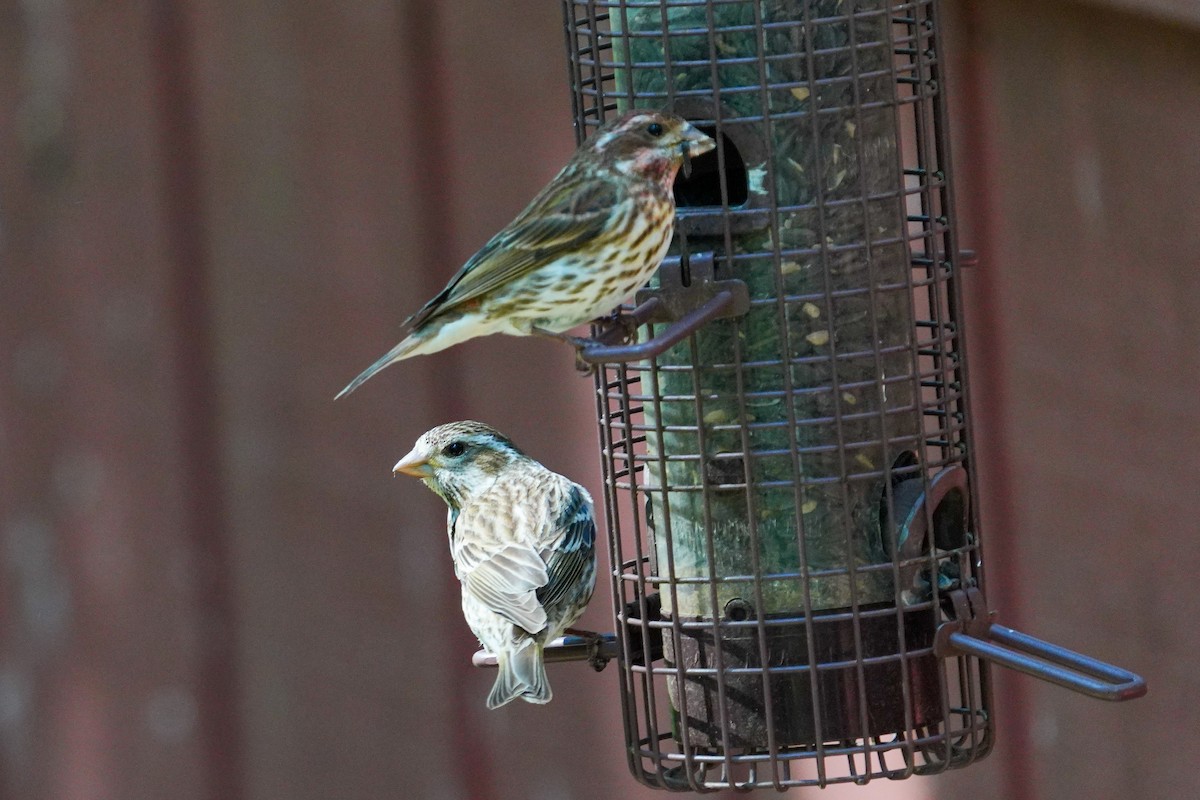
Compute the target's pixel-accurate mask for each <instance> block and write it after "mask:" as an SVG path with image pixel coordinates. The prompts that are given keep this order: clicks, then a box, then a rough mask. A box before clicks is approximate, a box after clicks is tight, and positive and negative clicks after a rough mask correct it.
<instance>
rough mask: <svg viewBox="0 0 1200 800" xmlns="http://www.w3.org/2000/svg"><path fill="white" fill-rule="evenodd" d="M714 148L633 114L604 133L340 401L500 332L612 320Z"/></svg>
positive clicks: (647, 272) (671, 120)
mask: <svg viewBox="0 0 1200 800" xmlns="http://www.w3.org/2000/svg"><path fill="white" fill-rule="evenodd" d="M715 146H716V145H715V142H713V140H712V139H710V138H709V137H708V136H705V135H704V134H703V133H701V132H700V131H699V130H697V129H696V128H695V127H694V126H692V125H691V124H690V123H689V122H687V121H686V120H684V119H682V118H681V117H678V116H675V115H674V114H669V113H664V112H657V111H631V112H629V113H627V114H625V115H623V116H621V117H618V118H617V119H614V120H612V121H611V122H609V123H607V124H606V125H604V126H603V127H601V128H600V129H599V130H597V131H596V132H595V133H594V134H593V135H592V136H591V137H590V138H589V139H588V140H587V141H586V142H584V143H583V144H582V145H580V147H579V149H578V150H576V151H575V155H573V156H572V157H571V160H570V161H569V162H568V163H567V165H566V166H565V167H564V168H563V169H562V171H561V172H559V173H558V175H557V176H555V177H554V179H553V180H551V181H550V183H549V184H547V185H546V187H545V188H544V189H542V191H541V192H539V193H538V195H537V196H536V197H535V198H534V199H533V201H532V202H531V203H530V204H529V206H528V207H527V208H526V209H525V210H524V211H522V212H521V213H520V214H519V215H518V216H517V218H516V219H514V220H513V221H512V222H511V223H509V224H508V226H506V227H505V228H504V229H503V230H501V231H500V232H499V233H497V234H496V235H495V236H493V237H492V238H491V240H489V241H488V243H487V244H485V245H484V246H483V248H482V249H480V251H479V252H478V253H476V254H475V255H474V256H472V257H471V258H470V260H468V261H467V263H466V264H465V265H464V266H463V267H462V269H460V270H459V271H458V273H457V274H456V275H455V276H454V277H453V278H452V279H451V280H450V283H449V284H447V285H446V287H445V288H444V289H442V291H441V292H439V293H438V294H437V295H436V296H435V297H434V298H433V299H432V300H430V301H429V302H428V303H426V304H425V305H424V306H423V307H422V308H421V309H420V310H419V311H417V312H416V313H415V314H413V315H412V316H411V317H409V318H408V319H407V320H405V322H404V327H405V329H406V331H407V335H406V336H405V337H404V339H403V340H402V341H401V342H400V343H399V344H398V345H396V346H395V347H393V348H392V349H391V350H390V351H388V352H387V353H386V354H385V355H384V356H383V357H382V358H380V359H379V360H378V361H376V362H375V363H374V364H372V365H371V366H370V367H368V368H367V369H366V370H364V371H363V373H362V374H360V375H359V376H358V377H357V378H355V379H354V380H353V381H351V383H350V384H349V385H348V386H347V387H346V388H345V389H343V390H342V391H341V392H339V393H338V397H341V396H342V395H345V394H349V393H350V392H352V391H354V390H355V389H356V388H358V386H359V385H361V384H362V383H363V381H366V380H367V379H368V378H370V377H371V376H372V375H374V374H375V373H377V372H379V371H380V370H381V369H383V368H384V367H387V366H388V365H390V364H394V363H395V362H397V361H400V360H402V359H405V358H409V357H410V356H415V355H422V354H428V353H436V352H438V351H439V350H443V349H445V348H447V347H450V346H452V345H455V344H458V343H459V342H463V341H466V340H468V339H473V338H475V337H477V336H487V335H490V334H493V333H505V334H509V335H513V336H528V335H531V334H543V335H544V334H549V335H559V334H562V333H564V332H565V331H568V330H570V329H571V328H574V327H576V326H578V325H582V324H583V323H585V322H588V321H589V320H592V319H595V318H596V317H599V316H602V315H604V314H606V313H608V312H609V311H611V310H612V309H613V307H615V306H616V305H617V304H618V303H620V302H621V301H622V300H624V299H625V298H627V297H628V296H629V295H631V294H632V293H633V292H634V291H635V290H636V289H637V288H638V287H640V286H642V285H643V284H645V282H646V281H647V280H649V278H650V276H651V275H652V274H654V271H655V270H656V269H658V266H659V264H660V263H661V262H662V259H663V256H665V255H666V252H667V246H668V245H669V244H670V241H671V234H672V233H673V232H674V227H675V200H674V197H673V195H672V192H671V187H672V183H673V182H674V180H675V174H676V173H677V172H678V171H679V167H680V165H681V164H682V163H683V161H684V159H685V158H691V157H695V156H698V155H700V154H702V153H706V152H708V151H709V150H711V149H712V148H713V147H715Z"/></svg>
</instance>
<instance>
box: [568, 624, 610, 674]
mask: <svg viewBox="0 0 1200 800" xmlns="http://www.w3.org/2000/svg"><path fill="white" fill-rule="evenodd" d="M563 634H564V635H566V636H578V637H579V638H581V639H587V643H588V659H587V662H588V663H589V664H591V665H592V669H594V670H596V672H600V671H601V670H603V669H604V668H605V667H607V666H608V661H609V659H608V657H607V656H604V655H602V654H601V652H600V646H601V645H602V644H604V636H603V635H601V634H599V633H596V632H595V631H585V630H581V629H579V628H567V629H566V630H564V631H563Z"/></svg>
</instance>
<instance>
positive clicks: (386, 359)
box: [333, 335, 423, 400]
mask: <svg viewBox="0 0 1200 800" xmlns="http://www.w3.org/2000/svg"><path fill="white" fill-rule="evenodd" d="M422 343H423V340H422V339H419V338H417V336H415V335H412V336H408V337H406V338H405V339H404V341H402V342H400V344H398V345H396V346H395V347H393V348H392V349H391V350H388V351H387V352H386V353H384V355H383V357H382V358H380V359H379V360H378V361H376V362H375V363H374V364H372V365H371V366H369V367H367V368H366V369H364V370H363V371H362V373H361V374H360V375H359V376H358V377H357V378H355V379H354V380H352V381H350V383H349V384H348V385H347V386H346V388H345V389H342V390H341V391H340V392H338V393H337V397H335V398H333V399H334V400H340V399H341V398H343V397H345V396H346V395H348V394H350V393H351V392H353V391H354V390H355V389H357V388H358V387H359V386H362V384H363V383H364V382H365V381H366V380H367V379H368V378H370V377H371V376H372V375H374V374H375V373H376V372H379V370H381V369H383V368H384V367H387V366H391V365H392V364H395V363H396V362H397V361H400V360H401V359H404V358H408V357H409V356H410V355H413V352H412V351H413V350H415V349H416V348H417V347H418V345H420V344H422Z"/></svg>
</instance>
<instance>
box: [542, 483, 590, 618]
mask: <svg viewBox="0 0 1200 800" xmlns="http://www.w3.org/2000/svg"><path fill="white" fill-rule="evenodd" d="M556 527H557V529H558V530H559V531H561V536H562V539H561V540H560V541H559V542H558V543H557V544H555V545H554V546H553V549H552V550H551V551H550V554H549V557H548V558H547V562H546V573H547V574H548V576H549V580H548V581H547V582H546V584H545V585H544V586H542V587H541V588H540V589H538V590H537V599H538V601H539V602H540V603H541V604H542V605H543V606H549V605H553V604H555V603H557V602H559V601H561V600H562V599H563V598H564V597H565V596H566V595H567V593H568V592H570V591H571V590H572V589H573V588H575V587H576V586H577V585H578V584H579V581H580V580H581V579H582V578H583V575H584V572H585V571H586V570H587V568H588V566H589V564H591V563H592V561H593V560H594V559H595V553H596V520H595V517H594V516H593V513H592V504H591V502H590V501H589V500H588V497H587V495H586V494H584V492H583V490H582V489H580V488H579V487H578V486H575V485H573V484H572V486H571V491H570V494H569V495H568V496H567V503H566V507H565V508H564V509H563V512H562V514H561V515H560V516H559V518H558V522H557V526H556Z"/></svg>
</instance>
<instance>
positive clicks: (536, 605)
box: [455, 543, 549, 633]
mask: <svg viewBox="0 0 1200 800" xmlns="http://www.w3.org/2000/svg"><path fill="white" fill-rule="evenodd" d="M455 567H456V568H457V570H458V573H459V578H460V579H461V580H462V584H463V588H465V589H466V590H467V591H468V592H470V593H471V594H472V595H474V596H475V597H476V598H478V599H479V600H480V601H481V602H482V603H483V604H484V605H486V606H487V607H488V608H490V609H491V610H492V611H495V612H496V613H497V614H499V615H501V616H502V617H504V618H505V619H507V620H508V621H510V622H512V623H513V624H514V625H520V626H521V627H522V628H524V629H525V630H527V631H529V632H530V633H538V632H539V631H541V630H542V629H543V628H545V627H546V612H545V610H544V609H543V608H542V604H541V603H540V602H538V597H537V590H538V588H539V587H541V586H544V585H545V584H546V582H547V581H548V580H549V576H548V575H547V574H546V564H545V563H544V562H543V561H542V559H541V556H539V555H538V553H537V551H536V550H535V549H533V548H532V547H530V546H529V545H523V544H518V543H510V544H505V545H503V546H501V547H499V548H488V549H485V548H483V547H479V546H474V545H470V544H466V545H462V546H460V548H459V549H458V551H457V553H456V554H455Z"/></svg>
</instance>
